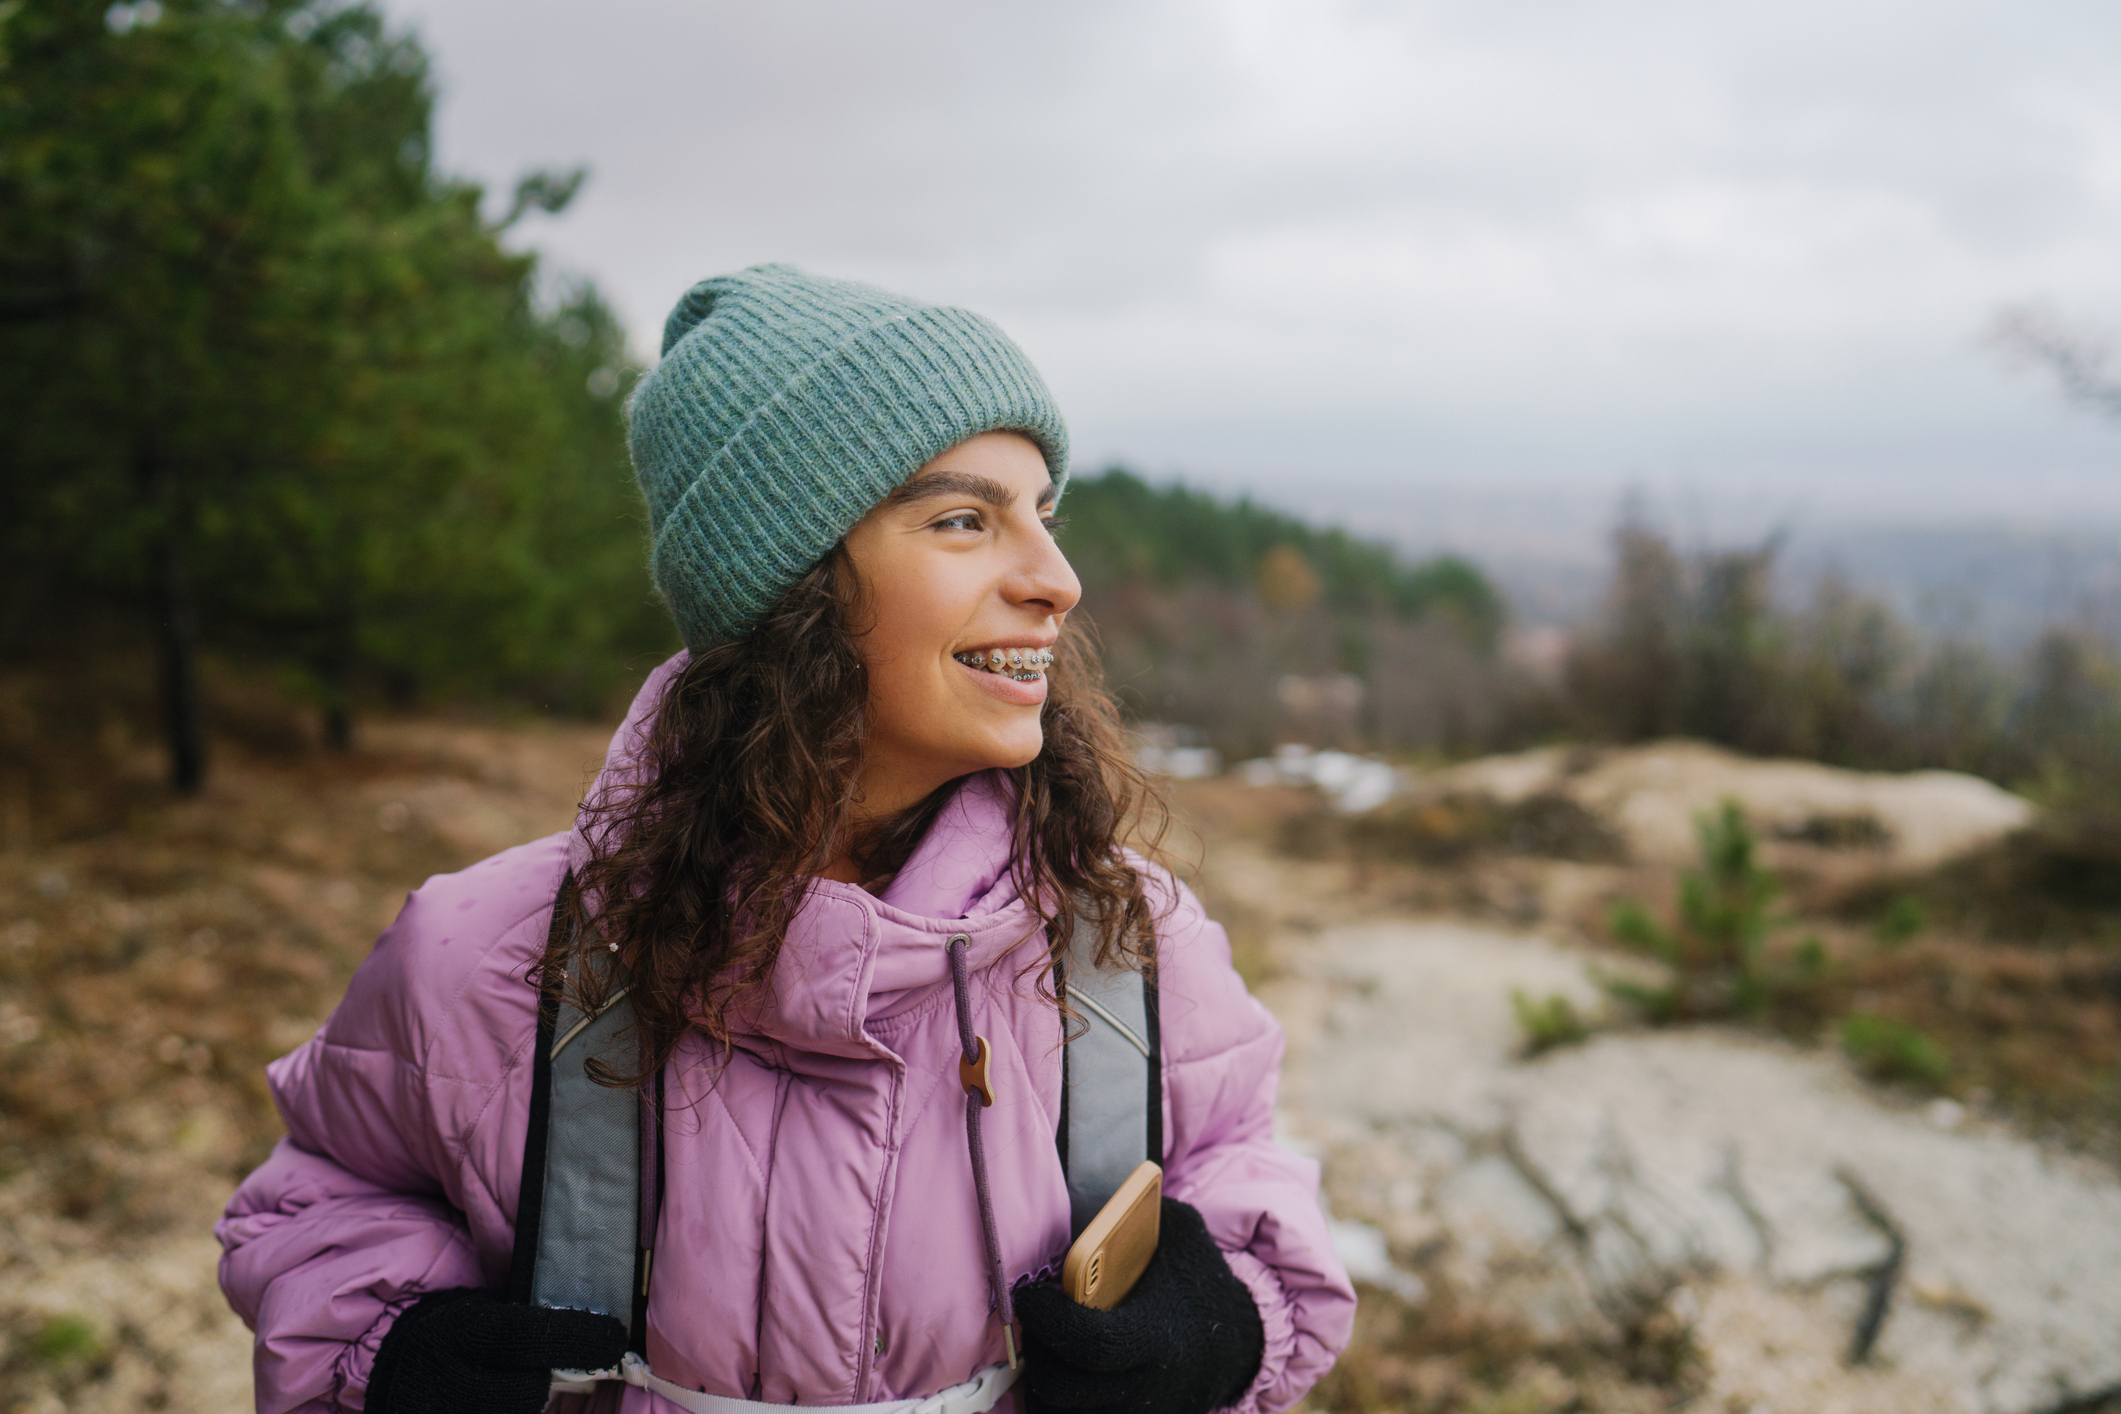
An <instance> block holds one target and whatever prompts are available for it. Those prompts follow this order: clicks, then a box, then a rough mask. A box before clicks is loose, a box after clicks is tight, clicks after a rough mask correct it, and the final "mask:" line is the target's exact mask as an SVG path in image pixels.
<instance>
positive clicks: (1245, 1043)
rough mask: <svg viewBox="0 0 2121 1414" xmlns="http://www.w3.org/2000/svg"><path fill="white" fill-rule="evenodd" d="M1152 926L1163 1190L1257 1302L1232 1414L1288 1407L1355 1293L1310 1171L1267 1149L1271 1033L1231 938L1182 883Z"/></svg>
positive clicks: (1270, 1138)
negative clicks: (1249, 1375)
mask: <svg viewBox="0 0 2121 1414" xmlns="http://www.w3.org/2000/svg"><path fill="white" fill-rule="evenodd" d="M1152 877H1153V878H1154V882H1155V883H1156V884H1157V886H1158V888H1159V890H1160V891H1163V890H1168V891H1169V892H1168V894H1167V895H1166V898H1165V901H1164V902H1165V908H1164V914H1163V922H1162V926H1161V927H1160V928H1159V930H1158V952H1157V957H1158V967H1157V971H1158V995H1159V1004H1160V1007H1161V1021H1162V1029H1163V1046H1164V1115H1165V1129H1164V1155H1165V1161H1164V1191H1165V1192H1166V1193H1168V1194H1170V1195H1171V1196H1172V1197H1174V1198H1179V1199H1183V1200H1184V1201H1186V1202H1188V1203H1191V1204H1192V1205H1193V1206H1194V1207H1196V1208H1198V1209H1200V1211H1201V1214H1202V1215H1203V1216H1204V1217H1205V1218H1206V1219H1207V1222H1208V1231H1209V1232H1211V1233H1212V1234H1214V1236H1215V1240H1216V1242H1217V1243H1218V1244H1219V1245H1220V1246H1221V1247H1222V1249H1223V1252H1224V1255H1225V1256H1227V1257H1228V1258H1229V1262H1230V1267H1231V1270H1233V1271H1234V1272H1236V1274H1237V1276H1238V1277H1239V1279H1241V1280H1242V1281H1243V1282H1244V1283H1245V1285H1246V1286H1247V1287H1249V1288H1250V1289H1251V1291H1252V1297H1253V1300H1254V1301H1255V1302H1257V1303H1258V1306H1259V1314H1260V1320H1261V1322H1262V1324H1263V1325H1264V1326H1265V1327H1266V1353H1265V1358H1264V1359H1263V1360H1262V1361H1261V1362H1260V1370H1259V1377H1258V1379H1256V1380H1255V1381H1253V1384H1252V1388H1251V1389H1250V1390H1248V1391H1246V1393H1245V1396H1244V1398H1243V1399H1242V1400H1240V1401H1239V1402H1238V1404H1237V1405H1236V1406H1235V1407H1236V1408H1237V1409H1238V1410H1239V1411H1240V1414H1272V1411H1275V1410H1280V1409H1286V1408H1288V1407H1289V1406H1290V1405H1292V1404H1294V1403H1296V1401H1297V1400H1299V1399H1301V1398H1302V1397H1303V1395H1304V1393H1305V1392H1306V1391H1307V1390H1309V1389H1310V1388H1311V1386H1312V1385H1314V1384H1316V1383H1317V1382H1318V1380H1319V1379H1320V1378H1321V1377H1322V1376H1323V1375H1324V1374H1325V1373H1326V1371H1327V1370H1329V1369H1331V1368H1332V1366H1333V1361H1334V1359H1335V1358H1336V1357H1337V1356H1338V1355H1339V1353H1340V1351H1341V1349H1342V1348H1343V1347H1344V1346H1345V1345H1346V1344H1347V1341H1348V1335H1349V1332H1350V1331H1351V1329H1352V1328H1353V1326H1354V1321H1355V1291H1354V1287H1353V1286H1352V1285H1351V1284H1350V1283H1349V1281H1348V1274H1347V1271H1346V1269H1345V1268H1343V1267H1342V1265H1341V1263H1340V1259H1339V1258H1338V1257H1337V1256H1336V1255H1335V1254H1334V1251H1333V1243H1332V1238H1331V1235H1330V1234H1329V1232H1328V1230H1327V1226H1326V1218H1325V1213H1324V1211H1323V1210H1322V1209H1321V1208H1320V1206H1319V1201H1318V1165H1317V1164H1316V1163H1315V1162H1313V1161H1312V1160H1310V1159H1306V1158H1301V1157H1299V1156H1297V1155H1296V1154H1293V1153H1290V1152H1289V1151H1288V1150H1286V1149H1284V1148H1282V1147H1281V1146H1280V1145H1279V1144H1277V1143H1275V1142H1274V1095H1275V1085H1276V1080H1277V1076H1278V1073H1279V1070H1280V1066H1281V1056H1282V1045H1283V1042H1282V1032H1281V1027H1280V1026H1279V1024H1277V1023H1276V1022H1275V1020H1274V1018H1273V1017H1272V1016H1271V1015H1269V1014H1268V1012H1267V1009H1266V1008H1265V1007H1263V1006H1261V1005H1260V1004H1259V1003H1258V1002H1257V1001H1255V1000H1254V999H1253V998H1252V996H1251V995H1250V994H1249V993H1248V992H1246V990H1245V985H1244V983H1243V981H1242V980H1241V979H1239V977H1238V975H1237V972H1236V969H1234V968H1233V967H1232V966H1231V965H1230V942H1229V938H1228V937H1227V935H1225V934H1224V932H1223V929H1222V926H1221V925H1220V924H1217V923H1213V922H1210V921H1209V920H1208V918H1207V915H1206V914H1205V913H1204V912H1203V910H1202V909H1201V906H1200V903H1199V901H1198V900H1196V899H1195V898H1194V897H1193V895H1192V893H1191V892H1190V891H1188V890H1187V889H1186V888H1185V886H1184V885H1182V884H1178V883H1176V882H1174V881H1171V880H1169V879H1168V877H1162V876H1152Z"/></svg>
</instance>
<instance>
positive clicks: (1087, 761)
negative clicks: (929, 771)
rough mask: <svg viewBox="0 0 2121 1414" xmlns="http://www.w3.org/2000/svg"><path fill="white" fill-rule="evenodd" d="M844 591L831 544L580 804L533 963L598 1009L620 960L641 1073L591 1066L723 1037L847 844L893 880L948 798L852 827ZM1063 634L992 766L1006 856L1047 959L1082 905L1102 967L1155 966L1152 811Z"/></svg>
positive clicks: (1101, 699)
mask: <svg viewBox="0 0 2121 1414" xmlns="http://www.w3.org/2000/svg"><path fill="white" fill-rule="evenodd" d="M859 598H860V596H859V584H858V581H857V579H856V575H855V569H854V565H853V562H852V561H851V560H850V559H849V558H848V556H847V554H846V551H845V550H844V549H838V550H835V551H833V553H831V554H830V555H828V556H826V557H825V559H824V560H823V561H821V562H820V563H819V564H818V565H817V566H816V567H815V568H813V569H812V570H811V571H810V572H809V573H808V574H806V575H805V576H804V577H803V578H802V579H801V580H799V581H797V583H796V584H795V586H794V587H793V588H792V589H790V590H789V591H788V592H787V593H786V594H785V595H783V596H782V597H781V599H780V600H779V601H778V602H777V603H775V604H774V606H773V607H772V608H771V609H769V610H768V611H767V613H766V615H765V617H764V619H763V620H761V622H760V623H759V625H758V627H757V628H756V629H755V630H753V631H752V632H751V633H750V634H748V635H746V636H745V637H744V638H742V639H740V640H738V641H736V642H734V643H726V644H722V645H719V646H717V647H714V648H710V649H708V650H706V651H705V652H702V653H697V654H694V655H693V656H692V658H691V660H690V661H689V662H688V663H686V665H685V666H684V667H683V668H682V669H681V670H679V671H678V672H676V673H674V674H672V676H671V678H670V680H669V682H668V684H667V685H666V686H665V687H664V690H663V696H662V700H661V701H660V702H659V703H658V704H657V706H656V710H655V714H654V716H653V718H652V719H651V721H650V724H649V726H648V728H647V730H646V732H645V733H644V734H643V738H642V740H641V743H640V746H639V749H638V751H637V754H636V756H635V758H634V762H633V770H632V771H631V772H630V773H629V774H628V776H626V777H625V778H623V779H619V780H615V781H609V782H607V783H606V786H605V788H604V789H603V790H602V791H601V792H599V793H598V794H597V795H595V796H594V797H593V798H592V799H590V800H589V801H587V802H585V803H584V805H583V807H582V810H583V826H584V833H585V834H586V835H587V837H588V840H589V845H590V853H589V858H588V860H587V862H586V863H585V864H583V865H582V867H581V868H580V869H578V870H577V871H576V874H575V885H576V887H575V888H574V889H573V890H572V891H571V892H569V893H568V894H567V895H566V896H565V897H563V898H562V899H561V901H560V902H561V906H562V907H563V908H565V909H566V910H567V911H568V912H567V914H566V916H564V917H563V919H562V923H563V925H569V924H571V926H562V927H560V928H557V929H555V930H554V931H553V934H552V937H553V939H554V941H553V943H552V944H551V945H550V946H549V947H548V949H547V951H546V952H545V954H544V956H543V957H542V958H541V959H540V961H539V964H538V970H539V973H540V975H541V976H542V977H544V978H547V979H551V978H561V977H564V978H566V979H567V988H566V990H567V996H568V999H569V1001H570V1002H571V1003H572V1004H574V1005H576V1006H579V1007H581V1008H582V1009H584V1010H585V1011H591V1012H593V1011H595V1010H597V1009H598V1008H599V1007H600V1006H602V1004H603V1003H604V1001H605V1000H606V999H607V998H608V997H609V995H610V993H611V989H612V987H613V985H614V982H615V979H616V977H617V969H616V968H614V967H612V966H610V963H611V960H612V958H613V957H614V956H615V955H616V956H618V957H623V958H624V959H625V960H626V963H627V967H626V971H627V973H628V982H629V985H630V988H631V990H630V991H629V993H628V996H629V998H630V999H631V1001H632V1004H633V1008H634V1016H635V1028H636V1034H637V1039H638V1042H639V1046H640V1052H639V1054H640V1058H641V1068H640V1069H639V1070H638V1071H635V1072H633V1073H632V1074H622V1073H620V1072H618V1071H616V1070H612V1069H610V1068H607V1067H604V1066H595V1067H593V1069H595V1070H597V1071H599V1072H600V1074H599V1076H598V1078H599V1079H602V1080H604V1081H606V1083H612V1084H622V1085H638V1084H641V1083H643V1082H644V1081H645V1080H646V1079H647V1078H648V1077H651V1076H653V1075H655V1074H656V1073H657V1072H658V1071H660V1070H661V1069H662V1067H663V1065H664V1063H665V1062H666V1061H667V1060H669V1058H670V1056H671V1053H672V1052H673V1051H675V1050H676V1048H677V1046H678V1043H679V1042H680V1041H681V1040H682V1039H683V1038H684V1036H685V1035H686V1033H688V1032H690V1031H694V1030H699V1031H704V1032H705V1033H707V1034H708V1035H709V1036H711V1037H712V1038H714V1040H715V1041H716V1042H717V1043H720V1044H722V1045H726V1044H727V1043H728V1041H729V1029H728V1015H729V1009H730V1007H731V1004H732V1003H733V1002H734V1001H735V999H736V998H737V997H738V996H739V995H740V994H742V993H743V992H745V991H747V990H749V989H751V988H754V987H757V986H759V985H760V984H761V983H763V982H764V981H765V980H766V978H767V977H768V976H769V975H770V974H771V972H772V970H773V965H774V961H775V959H776V958H777V957H778V956H779V954H780V945H781V939H782V937H783V936H784V935H785V934H786V932H787V929H788V924H789V922H790V921H791V920H792V919H793V917H794V916H795V913H796V911H797V910H798V909H799V908H800V907H801V906H802V903H803V900H804V898H805V896H806V894H807V892H808V890H809V887H810V884H811V882H812V881H813V880H814V879H815V878H816V876H817V875H818V874H819V873H820V872H821V871H823V870H824V869H825V868H827V867H828V866H829V865H830V864H831V863H832V862H833V861H834V860H836V859H838V858H840V857H841V856H842V855H844V854H847V853H849V852H850V847H851V854H852V857H853V859H854V861H855V863H856V865H857V866H858V867H859V868H860V870H861V873H862V876H863V877H864V878H865V879H872V880H873V879H876V878H879V877H883V876H888V875H890V874H892V873H895V872H896V871H897V870H898V869H899V868H900V867H901V866H902V865H903V864H904V863H905V861H906V859H907V858H908V857H909V856H910V855H911V854H912V852H913V850H914V848H915V847H916V846H917V845H918V844H919V843H920V840H921V838H922V836H923V835H925V834H926V833H927V830H928V827H929V826H930V825H931V824H933V823H934V821H935V818H936V816H937V815H938V814H939V813H940V812H941V810H942V808H943V806H944V805H945V804H946V803H947V802H948V800H949V799H950V796H951V794H952V793H953V792H954V791H955V790H956V789H957V784H958V783H957V782H955V781H952V782H950V783H948V784H946V785H944V786H942V787H940V788H939V789H937V790H936V791H935V792H933V793H932V794H930V795H929V796H928V797H927V798H926V799H925V800H922V801H920V802H919V803H917V804H915V805H913V806H912V807H910V808H908V809H906V810H904V811H901V812H899V813H898V814H896V815H893V816H891V817H888V818H885V819H882V820H871V821H866V822H860V823H857V820H856V817H855V813H854V805H855V802H856V783H857V777H858V775H859V772H860V769H861V764H862V751H863V745H864V742H865V740H866V737H867V733H868V699H869V676H868V672H867V670H866V668H865V667H864V665H863V662H862V658H861V655H860V652H859V650H858V648H857V643H858V639H859V630H858V626H857V624H856V622H855V618H856V605H857V604H858V603H859ZM1087 636H1088V631H1087V629H1086V628H1085V627H1083V626H1082V625H1080V624H1067V625H1064V627H1063V629H1062V631H1061V634H1060V638H1059V641H1058V642H1056V643H1055V644H1054V649H1053V651H1054V662H1053V664H1052V666H1051V667H1050V668H1049V669H1048V670H1047V683H1048V688H1047V696H1046V704H1045V707H1044V709H1043V711H1042V712H1041V714H1040V722H1041V725H1042V727H1043V729H1044V733H1045V744H1044V747H1043V749H1042V750H1041V751H1040V752H1039V754H1038V756H1037V757H1036V758H1034V759H1033V760H1032V761H1031V762H1030V763H1029V764H1028V765H1024V766H1019V767H1016V768H1014V769H1012V770H1009V771H1008V772H1007V773H1006V774H1007V775H1008V776H1009V777H1010V779H1011V781H1012V782H1013V783H1014V786H1015V809H1014V815H1013V818H1012V820H1011V827H1010V828H1011V842H1010V856H1011V867H1012V870H1013V873H1014V876H1015V878H1016V881H1017V884H1018V887H1019V888H1020V890H1021V891H1022V893H1023V895H1024V896H1025V897H1026V898H1030V899H1035V900H1039V901H1041V909H1042V911H1043V912H1044V914H1045V916H1046V918H1047V920H1048V926H1047V954H1046V956H1045V957H1044V958H1041V959H1038V960H1035V961H1034V962H1033V963H1032V965H1031V967H1030V968H1027V971H1036V972H1037V973H1038V975H1039V982H1038V985H1039V987H1040V988H1041V989H1042V990H1043V991H1044V992H1046V993H1047V994H1048V995H1050V994H1051V991H1052V980H1051V979H1052V967H1051V965H1050V964H1051V963H1052V962H1054V961H1057V960H1058V957H1059V955H1060V953H1061V951H1062V950H1063V949H1064V948H1065V947H1066V946H1067V941H1068V940H1069V939H1070V938H1071V937H1072V936H1073V933H1074V929H1075V926H1076V922H1077V918H1078V915H1081V916H1082V917H1085V918H1087V919H1088V920H1089V921H1091V922H1092V923H1093V924H1094V925H1095V926H1096V928H1097V929H1098V933H1099V946H1098V961H1099V962H1100V963H1104V964H1110V963H1112V962H1114V961H1115V960H1117V961H1120V962H1122V963H1123V964H1124V965H1127V966H1131V967H1135V968H1139V969H1143V970H1147V969H1149V968H1151V967H1153V965H1154V955H1153V941H1154V919H1153V917H1152V913H1151V905H1150V902H1149V900H1148V897H1147V895H1146V894H1145V892H1144V888H1143V883H1142V878H1141V874H1140V872H1139V871H1138V869H1137V868H1136V866H1135V864H1134V862H1132V861H1131V860H1130V859H1129V858H1128V856H1127V851H1129V850H1133V851H1135V852H1136V853H1137V854H1138V855H1140V856H1144V857H1150V858H1154V857H1157V855H1158V845H1159V843H1160V840H1161V837H1162V834H1163V829H1164V826H1165V823H1166V817H1165V815H1164V810H1163V804H1162V801H1161V800H1160V799H1159V798H1158V796H1157V795H1156V793H1155V791H1154V790H1153V789H1152V788H1151V786H1150V785H1149V783H1148V781H1147V779H1146V778H1145V777H1144V776H1143V774H1142V773H1141V772H1140V770H1139V769H1137V768H1136V767H1135V765H1134V764H1133V762H1132V761H1131V760H1130V759H1129V757H1128V754H1127V752H1126V751H1125V749H1124V747H1123V744H1122V739H1121V735H1120V725H1119V713H1118V709H1117V707H1116V706H1115V704H1114V702H1113V700H1112V698H1111V697H1110V695H1109V694H1107V693H1106V692H1105V691H1104V689H1103V687H1102V685H1101V683H1100V680H1099V674H1098V670H1097V663H1096V655H1095V653H1094V652H1093V651H1092V646H1091V645H1090V644H1089V643H1088V642H1086V639H1087Z"/></svg>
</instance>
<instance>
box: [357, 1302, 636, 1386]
mask: <svg viewBox="0 0 2121 1414" xmlns="http://www.w3.org/2000/svg"><path fill="white" fill-rule="evenodd" d="M625 1353H626V1327H625V1326H624V1325H622V1324H621V1323H620V1322H619V1321H618V1320H617V1318H615V1317H612V1316H600V1315H598V1314H596V1313H595V1312H593V1311H559V1310H552V1309H549V1308H547V1307H544V1306H525V1305H520V1304H518V1303H515V1302H511V1301H503V1300H501V1299H500V1298H499V1297H497V1296H495V1295H494V1294H493V1293H492V1292H490V1291H480V1290H479V1289H478V1288H476V1287H469V1286H460V1287H455V1288H452V1289H451V1290H448V1291H434V1292H429V1293H428V1294H427V1295H425V1296H423V1297H421V1298H420V1299H419V1300H418V1301H416V1302H414V1303H413V1304H412V1305H410V1306H407V1307H406V1308H405V1309H404V1310H403V1311H401V1312H399V1313H398V1319H397V1320H396V1321H394V1322H392V1323H391V1327H390V1329H389V1330H387V1331H385V1332H384V1333H383V1344H382V1345H381V1346H380V1347H378V1348H377V1350H376V1367H375V1371H374V1373H373V1374H371V1375H370V1376H369V1378H368V1409H369V1414H539V1412H540V1411H541V1410H543V1409H544V1407H545V1397H546V1395H547V1394H548V1393H549V1392H550V1389H551V1385H552V1372H553V1371H554V1370H606V1369H609V1368H611V1367H612V1366H613V1365H616V1364H618V1363H619V1357H620V1356H622V1355H624V1354H625Z"/></svg>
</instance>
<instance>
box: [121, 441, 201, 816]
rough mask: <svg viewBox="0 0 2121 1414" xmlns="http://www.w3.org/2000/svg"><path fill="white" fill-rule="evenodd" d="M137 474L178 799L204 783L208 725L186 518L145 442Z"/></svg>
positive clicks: (161, 462) (169, 469)
mask: <svg viewBox="0 0 2121 1414" xmlns="http://www.w3.org/2000/svg"><path fill="white" fill-rule="evenodd" d="M134 458H135V470H136V471H137V473H138V475H139V478H140V484H141V488H142V490H143V491H144V492H145V493H146V496H147V500H148V503H149V504H150V505H151V506H153V507H154V509H155V512H156V516H155V535H154V544H153V546H152V548H151V551H150V559H151V561H152V563H151V564H150V566H149V569H150V572H151V575H152V581H151V584H150V586H149V589H150V596H151V597H150V601H149V602H150V603H151V604H152V606H153V607H152V609H151V610H150V613H151V615H152V617H153V619H154V621H155V646H156V649H157V653H158V656H159V658H160V667H161V678H162V735H163V739H164V741H166V742H167V743H168V746H169V783H170V786H171V788H172V789H174V790H175V791H176V792H177V794H179V795H195V794H197V793H198V790H199V787H200V785H201V784H203V783H204V782H205V780H206V722H205V716H204V713H203V712H202V711H201V710H200V705H199V622H198V615H197V612H196V610H195V609H194V607H193V604H192V597H191V580H190V578H189V576H187V575H186V574H185V570H184V541H185V532H186V530H187V529H188V528H189V520H190V517H189V515H188V507H187V506H186V505H185V502H184V494H183V488H182V487H180V486H179V485H178V482H177V469H176V467H175V466H174V465H173V464H172V463H171V462H170V461H169V459H168V458H167V457H165V456H164V455H163V454H162V453H161V451H160V450H159V449H158V448H157V447H156V446H155V445H154V442H153V440H152V439H151V438H143V439H142V440H141V441H140V443H139V444H138V446H137V447H136V448H135V449H134Z"/></svg>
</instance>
